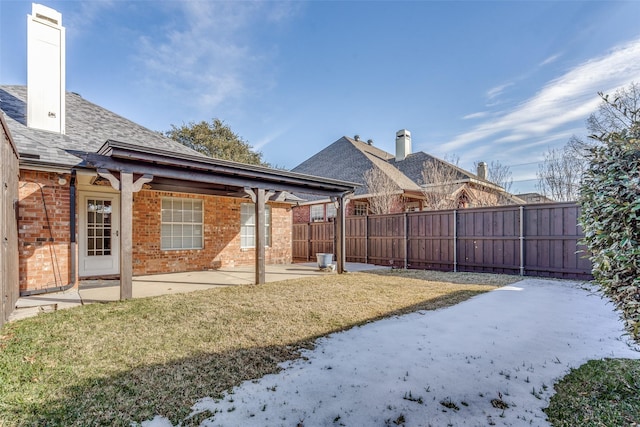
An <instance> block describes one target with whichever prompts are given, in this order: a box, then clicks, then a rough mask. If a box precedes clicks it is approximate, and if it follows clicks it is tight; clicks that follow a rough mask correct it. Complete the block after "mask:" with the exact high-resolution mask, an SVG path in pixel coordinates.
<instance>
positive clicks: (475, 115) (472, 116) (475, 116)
mask: <svg viewBox="0 0 640 427" xmlns="http://www.w3.org/2000/svg"><path fill="white" fill-rule="evenodd" d="M488 115H489V113H488V112H486V111H479V112H477V113H471V114H467V115H466V116H464V117H463V118H462V119H463V120H470V119H481V118H483V117H486V116H488Z"/></svg>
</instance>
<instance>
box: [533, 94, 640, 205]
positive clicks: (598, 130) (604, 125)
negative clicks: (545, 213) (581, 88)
mask: <svg viewBox="0 0 640 427" xmlns="http://www.w3.org/2000/svg"><path fill="white" fill-rule="evenodd" d="M598 95H599V96H600V98H601V99H602V102H601V103H600V105H599V106H598V109H597V110H596V111H595V112H594V113H593V114H591V115H590V116H589V118H588V119H587V130H588V131H589V132H590V133H591V135H590V136H589V138H588V139H582V138H580V137H578V136H576V135H573V136H572V137H571V138H570V139H569V141H568V142H567V144H566V145H565V146H564V147H563V148H562V149H549V151H548V152H547V153H546V154H545V159H544V163H542V164H541V165H540V168H539V170H538V173H537V174H536V175H537V177H538V185H537V187H538V191H540V192H541V193H543V194H544V195H545V196H547V197H550V198H552V199H554V200H558V201H567V200H577V197H578V187H579V184H580V180H581V178H582V174H583V172H584V171H585V170H586V168H587V164H588V162H589V158H590V153H591V149H592V148H594V147H596V146H598V145H600V144H602V141H601V140H602V138H603V137H604V136H605V135H610V134H612V133H619V132H621V131H623V130H625V129H629V128H631V126H632V125H633V123H638V122H639V121H640V84H638V83H634V82H631V83H630V84H629V85H628V86H627V87H624V88H621V89H618V90H616V92H615V93H614V94H613V96H609V95H606V94H604V93H602V92H598Z"/></svg>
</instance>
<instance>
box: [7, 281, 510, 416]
mask: <svg viewBox="0 0 640 427" xmlns="http://www.w3.org/2000/svg"><path fill="white" fill-rule="evenodd" d="M518 279H519V278H518V277H515V276H500V275H490V274H471V273H458V274H453V273H436V272H414V271H410V272H407V271H395V270H394V271H388V272H386V273H384V274H375V273H353V274H345V275H327V276H321V277H311V278H304V279H296V280H289V281H283V282H276V283H269V284H265V285H260V286H234V287H228V288H221V289H214V290H207V291H199V292H193V293H189V294H176V295H166V296H162V297H156V298H147V299H136V300H130V301H125V302H117V303H110V304H92V305H87V306H83V307H79V308H76V309H70V310H63V311H58V312H55V313H51V314H44V315H40V316H38V317H35V318H31V319H25V320H22V321H18V322H14V323H10V324H7V325H5V326H4V327H3V329H1V330H0V426H1V425H50V426H53V425H64V426H71V425H109V426H111V425H121V426H129V425H130V423H131V422H132V421H143V420H145V419H149V418H152V417H153V416H154V415H156V414H160V415H163V416H166V417H168V418H170V419H171V420H172V421H173V422H178V421H183V420H184V418H185V416H186V415H187V414H188V413H189V410H190V407H191V406H192V405H193V403H194V402H195V401H196V400H197V399H199V398H202V397H205V396H212V397H218V396H220V395H221V393H222V392H223V391H225V390H229V389H230V388H232V387H234V386H236V385H239V384H240V383H242V382H243V381H245V380H249V379H255V378H260V377H262V376H264V375H266V374H268V373H274V372H277V371H278V363H280V362H282V361H285V360H290V359H293V358H296V357H298V356H299V351H300V350H301V349H303V348H310V347H312V346H313V342H314V340H315V339H316V338H318V337H320V336H324V335H327V334H330V333H332V332H336V331H340V330H344V329H348V328H351V327H353V326H356V325H360V324H363V323H366V322H370V321H374V320H377V319H381V318H384V317H388V316H393V315H398V314H403V313H408V312H412V311H416V310H433V309H437V308H441V307H446V306H450V305H453V304H456V303H459V302H461V301H463V300H465V299H468V298H470V297H472V296H474V295H477V294H479V293H482V292H486V291H489V290H491V289H494V288H495V287H496V286H501V285H505V284H509V283H513V282H515V281H517V280H518ZM183 425H189V420H187V421H183Z"/></svg>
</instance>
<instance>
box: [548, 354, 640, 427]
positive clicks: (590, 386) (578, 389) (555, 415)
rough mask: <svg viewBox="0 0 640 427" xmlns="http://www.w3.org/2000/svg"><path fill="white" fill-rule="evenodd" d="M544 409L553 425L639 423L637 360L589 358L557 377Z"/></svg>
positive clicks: (639, 367) (587, 426) (639, 370)
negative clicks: (587, 360)
mask: <svg viewBox="0 0 640 427" xmlns="http://www.w3.org/2000/svg"><path fill="white" fill-rule="evenodd" d="M555 389H556V394H555V395H554V396H553V397H552V398H551V402H550V404H549V407H548V408H547V409H545V412H546V414H547V416H548V417H549V421H550V422H551V424H552V425H554V426H555V427H569V426H571V427H573V426H582V427H596V426H598V427H600V426H635V425H638V423H640V360H631V359H604V360H590V361H589V362H587V363H585V364H584V365H582V366H580V367H579V368H577V369H572V370H571V372H570V373H569V374H568V375H567V376H565V377H564V378H563V379H562V380H560V381H559V382H558V383H557V384H556V385H555Z"/></svg>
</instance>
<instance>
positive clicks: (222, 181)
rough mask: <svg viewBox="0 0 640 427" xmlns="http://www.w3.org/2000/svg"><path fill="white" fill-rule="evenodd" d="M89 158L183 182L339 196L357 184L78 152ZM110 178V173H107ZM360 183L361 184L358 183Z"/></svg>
mask: <svg viewBox="0 0 640 427" xmlns="http://www.w3.org/2000/svg"><path fill="white" fill-rule="evenodd" d="M78 155H79V156H81V157H82V158H84V159H85V160H86V162H87V163H86V166H87V167H95V168H96V169H99V170H134V171H135V172H136V173H141V174H149V175H153V176H154V177H159V178H160V177H162V178H169V179H174V180H178V181H182V182H188V181H192V182H200V183H208V184H215V185H228V186H233V187H239V188H245V187H247V188H255V187H256V186H257V185H261V186H263V187H269V188H274V189H277V190H278V191H288V192H293V193H304V194H316V195H319V196H337V195H339V194H343V193H344V192H345V191H349V190H353V189H354V187H349V186H348V185H346V183H345V184H344V185H338V184H334V183H332V181H331V180H330V179H327V181H328V182H327V183H326V184H324V183H323V182H321V180H320V178H316V180H317V181H316V182H313V183H309V182H307V180H305V179H302V178H299V179H296V178H293V177H287V176H283V177H281V178H278V177H277V176H274V175H273V174H271V176H269V177H263V176H262V175H261V174H257V175H255V176H237V175H229V174H222V173H220V172H219V171H217V170H198V169H194V168H188V167H181V166H180V165H178V164H176V165H161V164H153V163H146V162H138V161H135V160H126V159H121V158H110V157H105V156H101V155H97V154H95V153H78ZM105 178H107V179H108V177H105ZM354 185H357V184H354Z"/></svg>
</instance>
